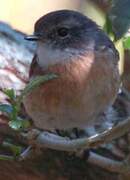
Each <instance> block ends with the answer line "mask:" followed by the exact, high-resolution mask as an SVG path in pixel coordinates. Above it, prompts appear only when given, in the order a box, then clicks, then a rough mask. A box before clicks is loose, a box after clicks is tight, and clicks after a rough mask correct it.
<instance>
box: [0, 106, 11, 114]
mask: <svg viewBox="0 0 130 180" xmlns="http://www.w3.org/2000/svg"><path fill="white" fill-rule="evenodd" d="M0 111H1V112H5V113H7V114H11V113H12V112H13V108H12V106H11V105H9V104H0Z"/></svg>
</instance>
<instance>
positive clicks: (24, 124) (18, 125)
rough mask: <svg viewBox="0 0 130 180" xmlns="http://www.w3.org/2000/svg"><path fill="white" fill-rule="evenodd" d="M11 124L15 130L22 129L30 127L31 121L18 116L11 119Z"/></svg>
mask: <svg viewBox="0 0 130 180" xmlns="http://www.w3.org/2000/svg"><path fill="white" fill-rule="evenodd" d="M9 126H10V127H11V128H12V129H15V130H19V129H20V130H21V129H25V128H28V127H30V121H29V120H22V119H20V118H17V120H14V121H9Z"/></svg>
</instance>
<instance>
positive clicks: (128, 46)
mask: <svg viewBox="0 0 130 180" xmlns="http://www.w3.org/2000/svg"><path fill="white" fill-rule="evenodd" d="M123 46H124V48H125V49H130V37H127V38H124V40H123Z"/></svg>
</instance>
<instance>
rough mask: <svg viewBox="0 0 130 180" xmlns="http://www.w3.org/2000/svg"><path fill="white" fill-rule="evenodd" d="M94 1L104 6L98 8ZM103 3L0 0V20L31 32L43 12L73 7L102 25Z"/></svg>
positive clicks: (65, 0)
mask: <svg viewBox="0 0 130 180" xmlns="http://www.w3.org/2000/svg"><path fill="white" fill-rule="evenodd" d="M95 2H96V3H97V4H98V5H99V6H100V5H101V6H103V5H104V6H103V7H102V8H99V6H96V5H95ZM105 3H107V1H106V0H97V1H94V0H91V1H89V0H54V1H52V0H0V4H1V6H0V21H4V22H6V23H8V24H10V25H11V26H13V28H15V29H18V30H20V31H22V32H24V33H32V32H33V25H34V23H35V21H36V20H37V19H38V18H39V17H41V16H43V15H44V14H46V13H48V12H50V11H54V10H59V9H73V10H78V11H80V12H83V13H84V14H86V15H88V16H89V17H91V18H92V19H94V20H95V21H96V22H97V23H98V24H99V25H101V26H102V25H103V24H104V13H103V10H104V9H105V5H106V4H105ZM99 9H100V10H99ZM101 9H102V10H101Z"/></svg>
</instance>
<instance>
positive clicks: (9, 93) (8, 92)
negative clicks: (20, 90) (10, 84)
mask: <svg viewBox="0 0 130 180" xmlns="http://www.w3.org/2000/svg"><path fill="white" fill-rule="evenodd" d="M3 92H4V93H5V94H6V95H7V96H8V97H9V98H10V99H12V100H13V99H15V97H16V95H15V91H14V90H13V89H4V90H3Z"/></svg>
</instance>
